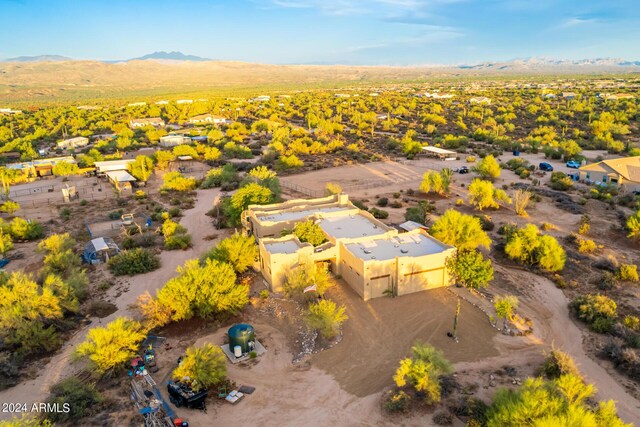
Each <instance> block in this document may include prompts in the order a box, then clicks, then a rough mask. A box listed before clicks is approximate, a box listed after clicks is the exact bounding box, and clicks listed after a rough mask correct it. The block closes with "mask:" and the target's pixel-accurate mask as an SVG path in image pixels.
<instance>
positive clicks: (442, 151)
mask: <svg viewBox="0 0 640 427" xmlns="http://www.w3.org/2000/svg"><path fill="white" fill-rule="evenodd" d="M422 150H423V151H429V152H430V153H435V154H457V153H456V152H455V151H451V150H445V149H444V148H439V147H432V146H430V145H429V146H427V147H422Z"/></svg>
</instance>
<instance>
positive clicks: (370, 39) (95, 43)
mask: <svg viewBox="0 0 640 427" xmlns="http://www.w3.org/2000/svg"><path fill="white" fill-rule="evenodd" d="M634 6H635V4H634V2H633V1H632V0H621V1H618V2H616V3H615V4H611V3H610V2H607V1H604V0H587V1H578V0H566V1H558V0H540V1H536V2H535V3H532V2H530V1H525V0H489V1H481V0H360V1H358V0H325V1H321V0H240V1H237V2H230V1H212V2H211V1H205V0H189V1H184V2H180V3H179V4H176V3H175V2H170V1H168V0H160V1H151V0H140V1H136V2H125V1H122V0H115V1H111V2H108V3H106V2H105V3H102V2H100V3H98V2H90V1H77V2H72V1H68V0H59V1H50V2H46V1H43V0H0V8H1V9H2V12H3V16H4V17H5V24H4V25H3V27H2V28H0V40H5V41H7V42H5V43H2V44H0V58H3V59H7V58H11V57H20V56H37V55H61V56H66V57H70V58H73V59H78V60H101V61H114V60H127V59H131V58H136V57H140V56H143V55H146V54H149V53H152V52H156V51H180V52H182V53H184V54H188V55H195V56H200V57H205V58H210V59H212V60H223V61H242V62H252V63H264V64H311V65H312V64H326V65H333V64H336V65H339V64H344V65H390V66H433V65H461V64H477V63H483V62H505V61H511V60H514V59H523V58H549V59H554V60H581V59H593V58H623V59H625V60H637V59H640V46H639V45H638V44H637V43H636V42H635V41H637V40H638V39H640V11H638V8H637V7H634ZM27 24H28V25H27ZM9 40H10V41H11V43H8V41H9Z"/></svg>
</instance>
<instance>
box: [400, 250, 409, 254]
mask: <svg viewBox="0 0 640 427" xmlns="http://www.w3.org/2000/svg"><path fill="white" fill-rule="evenodd" d="M400 252H402V253H403V254H406V253H408V252H409V250H408V249H400Z"/></svg>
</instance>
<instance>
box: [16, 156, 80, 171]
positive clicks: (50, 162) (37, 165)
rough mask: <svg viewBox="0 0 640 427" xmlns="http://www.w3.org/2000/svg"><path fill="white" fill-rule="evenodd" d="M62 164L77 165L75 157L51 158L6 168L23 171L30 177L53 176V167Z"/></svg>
mask: <svg viewBox="0 0 640 427" xmlns="http://www.w3.org/2000/svg"><path fill="white" fill-rule="evenodd" d="M61 162H66V163H76V159H74V158H73V156H63V157H50V158H48V159H38V160H33V161H30V162H22V163H11V164H8V165H7V166H6V167H7V169H17V170H21V171H23V172H24V173H25V174H27V175H28V176H49V175H52V174H53V167H54V166H55V165H56V164H57V163H61Z"/></svg>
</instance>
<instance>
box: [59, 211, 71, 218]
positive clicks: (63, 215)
mask: <svg viewBox="0 0 640 427" xmlns="http://www.w3.org/2000/svg"><path fill="white" fill-rule="evenodd" d="M69 218H71V209H69V208H62V209H60V219H62V220H63V221H69Z"/></svg>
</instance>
